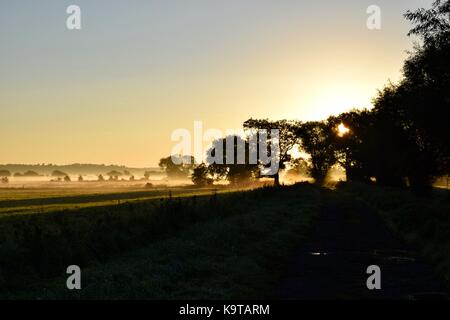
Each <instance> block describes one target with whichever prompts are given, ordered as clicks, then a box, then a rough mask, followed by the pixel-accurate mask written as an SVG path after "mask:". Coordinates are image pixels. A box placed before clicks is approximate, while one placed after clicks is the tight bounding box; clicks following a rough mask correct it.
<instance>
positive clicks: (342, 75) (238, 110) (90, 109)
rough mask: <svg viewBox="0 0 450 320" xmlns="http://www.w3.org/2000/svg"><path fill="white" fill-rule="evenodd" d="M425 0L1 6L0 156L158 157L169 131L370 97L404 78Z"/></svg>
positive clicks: (133, 162)
mask: <svg viewBox="0 0 450 320" xmlns="http://www.w3.org/2000/svg"><path fill="white" fill-rule="evenodd" d="M430 3H431V1H411V0H408V1H406V0H401V1H395V3H393V1H379V3H378V5H379V6H380V8H381V10H382V11H381V13H382V29H381V30H376V31H374V30H368V29H367V27H366V19H367V17H368V15H367V13H366V9H367V7H368V6H369V5H370V4H371V3H370V2H367V1H356V0H352V1H350V0H347V1H339V2H338V1H319V2H318V3H311V1H293V0H284V1H283V0H282V1H275V0H273V1H269V0H243V1H205V0H193V1H181V0H178V1H176V0H174V1H138V0H135V1H127V2H124V1H95V2H92V1H87V0H83V1H78V3H77V4H78V5H79V6H80V7H81V10H82V11H81V12H82V29H81V30H77V31H69V30H67V29H66V26H65V19H66V17H67V14H66V13H65V8H66V7H67V6H68V5H69V4H70V3H69V2H68V1H51V0H47V1H40V2H39V4H38V3H37V2H35V1H33V2H31V1H23V2H22V1H21V2H19V3H14V4H8V5H6V4H4V3H2V4H0V39H1V55H2V58H1V59H0V70H1V72H0V103H1V104H0V119H2V125H1V126H0V136H1V138H2V151H1V152H0V163H58V164H67V163H76V162H78V163H105V164H112V163H114V164H124V165H129V166H155V165H157V162H158V160H159V158H161V157H163V156H167V155H169V153H170V150H171V149H172V147H173V146H174V144H175V143H174V142H171V140H170V136H171V133H172V132H173V131H174V130H175V129H178V128H187V129H189V130H193V122H194V121H195V120H200V121H203V125H204V127H205V129H207V128H218V129H221V130H225V129H227V128H240V127H241V126H242V122H243V121H245V120H246V119H248V118H250V117H253V118H272V119H281V118H290V119H298V120H317V119H323V118H326V117H327V116H328V115H330V114H337V113H340V112H342V111H346V110H348V109H350V108H353V107H359V108H364V107H371V103H370V101H371V98H372V97H373V96H374V95H375V93H376V90H377V89H379V88H382V86H383V85H384V84H385V83H386V82H387V81H388V79H392V80H393V81H396V80H398V79H399V77H400V71H401V67H402V61H403V60H404V58H405V57H406V56H407V55H406V52H405V50H407V49H410V48H411V47H412V41H411V39H409V38H408V37H407V36H406V33H407V32H408V30H409V28H410V26H409V24H408V23H407V22H406V21H405V20H404V19H403V17H402V14H403V13H404V12H405V11H406V10H407V9H414V8H417V7H421V6H429V4H430Z"/></svg>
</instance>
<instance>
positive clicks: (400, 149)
mask: <svg viewBox="0 0 450 320" xmlns="http://www.w3.org/2000/svg"><path fill="white" fill-rule="evenodd" d="M405 17H406V18H407V19H408V20H409V21H411V22H412V23H413V24H414V28H413V29H412V30H411V31H410V33H409V35H415V36H418V37H419V38H420V39H421V42H420V44H416V46H415V48H414V50H413V51H412V52H410V54H409V57H408V58H407V59H406V61H405V62H404V66H403V77H402V79H401V81H399V82H398V83H395V84H394V83H388V84H387V85H386V86H385V88H384V89H382V90H380V91H379V92H378V94H377V96H376V97H375V98H374V99H373V105H374V108H373V109H372V110H353V111H350V112H346V113H343V114H340V115H338V116H332V117H330V118H328V119H327V120H324V121H315V122H306V123H304V122H301V121H289V120H281V121H270V120H267V119H265V120H258V119H250V120H248V121H246V122H245V123H244V129H266V130H270V129H278V130H279V141H277V142H278V143H279V147H280V148H279V149H280V150H279V151H280V152H279V159H278V160H279V165H280V169H281V170H283V169H285V168H286V166H287V165H288V164H292V161H297V163H298V161H299V160H298V159H292V156H291V152H292V150H293V149H294V148H300V150H302V151H303V152H304V153H307V154H309V157H308V159H304V160H302V163H306V165H307V168H308V170H309V173H310V174H311V176H312V177H313V178H314V179H315V180H316V181H317V182H322V181H323V180H324V179H325V177H326V175H327V173H328V171H329V170H330V168H331V167H332V166H334V165H336V164H339V165H340V166H341V167H342V168H344V169H345V172H346V176H347V180H349V181H370V180H372V181H374V180H375V181H376V182H377V183H378V184H382V185H389V186H405V185H409V186H410V187H411V188H413V189H414V190H415V191H417V192H421V193H425V192H427V191H429V190H430V189H431V186H432V183H433V180H434V179H436V178H437V177H439V176H442V175H445V174H448V173H449V168H448V162H449V161H448V160H449V141H448V139H449V136H450V132H449V130H450V129H449V128H450V126H449V124H448V117H447V110H449V107H450V58H449V57H450V41H449V40H450V37H449V36H450V1H435V2H434V4H433V5H432V8H431V9H428V10H425V9H420V10H417V11H408V12H407V13H406V14H405ZM268 138H269V140H270V136H269V137H268ZM232 139H234V141H235V145H234V152H233V154H234V155H236V154H237V150H238V148H239V146H240V147H241V148H242V146H243V147H244V148H245V149H246V150H245V151H246V154H249V153H250V151H251V150H250V149H249V148H250V145H249V141H248V140H247V139H245V138H242V137H237V136H236V137H232ZM239 139H241V140H242V139H245V141H244V143H243V144H242V141H239ZM226 140H227V139H225V138H224V139H220V140H217V141H214V142H213V145H212V147H211V149H210V150H209V151H208V154H209V155H214V149H215V148H217V147H218V146H220V145H221V144H224V145H223V150H224V153H223V157H224V161H221V162H223V163H226V162H227V161H225V160H226V159H227V155H226V151H225V150H226V148H225V147H224V146H225V143H226ZM228 140H229V139H228ZM258 147H259V146H258ZM231 162H233V161H231ZM189 163H191V164H190V165H176V164H174V163H173V162H172V161H170V157H169V158H165V159H162V160H161V163H160V166H161V167H162V168H163V169H164V170H166V172H172V173H174V172H177V173H178V174H180V175H186V173H187V172H189V170H193V173H192V180H193V182H194V183H195V184H198V185H208V184H212V183H213V182H214V181H215V180H218V179H227V180H229V181H230V182H231V183H238V182H242V181H247V180H250V179H254V178H258V177H259V174H258V173H259V168H260V165H254V164H250V162H249V159H248V157H247V158H246V159H245V161H244V163H243V164H242V163H241V164H236V162H234V163H235V164H217V163H210V162H208V163H209V164H200V165H194V162H189ZM274 180H275V184H276V185H278V184H279V172H278V173H277V174H275V175H274Z"/></svg>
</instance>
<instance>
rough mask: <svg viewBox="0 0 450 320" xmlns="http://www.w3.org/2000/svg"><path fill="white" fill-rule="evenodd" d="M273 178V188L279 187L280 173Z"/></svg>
mask: <svg viewBox="0 0 450 320" xmlns="http://www.w3.org/2000/svg"><path fill="white" fill-rule="evenodd" d="M273 178H274V180H275V181H274V186H275V187H279V186H280V172H277V173H276V174H275V176H274V177H273Z"/></svg>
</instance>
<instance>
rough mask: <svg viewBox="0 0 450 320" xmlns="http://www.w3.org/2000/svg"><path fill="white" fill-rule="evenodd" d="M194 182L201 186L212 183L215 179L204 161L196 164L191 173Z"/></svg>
mask: <svg viewBox="0 0 450 320" xmlns="http://www.w3.org/2000/svg"><path fill="white" fill-rule="evenodd" d="M191 179H192V182H193V183H194V184H195V185H196V186H199V187H204V186H208V185H212V184H213V182H214V180H213V179H212V178H211V175H210V172H209V169H208V166H207V165H206V164H204V163H201V164H200V165H198V166H196V167H195V168H194V170H193V172H192V175H191Z"/></svg>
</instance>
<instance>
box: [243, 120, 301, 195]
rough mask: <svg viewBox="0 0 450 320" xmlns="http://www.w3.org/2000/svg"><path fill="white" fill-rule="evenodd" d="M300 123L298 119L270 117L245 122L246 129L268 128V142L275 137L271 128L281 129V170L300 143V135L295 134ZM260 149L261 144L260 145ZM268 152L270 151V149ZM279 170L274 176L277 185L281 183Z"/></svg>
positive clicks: (279, 160)
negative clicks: (273, 119)
mask: <svg viewBox="0 0 450 320" xmlns="http://www.w3.org/2000/svg"><path fill="white" fill-rule="evenodd" d="M299 125H300V122H298V121H290V120H279V121H270V120H268V119H263V120H257V119H249V120H247V121H245V122H244V128H245V129H262V130H267V132H268V135H267V140H268V142H273V139H274V137H271V136H270V130H272V129H277V130H279V140H278V143H279V147H280V154H279V159H278V162H279V170H283V169H285V168H286V164H287V163H288V162H289V161H291V159H292V158H291V155H290V154H289V152H290V151H292V150H293V149H294V147H295V146H296V145H298V144H299V139H298V136H297V135H296V134H295V130H296V129H295V128H297V127H298V126H299ZM258 151H259V146H258ZM268 153H270V152H269V151H268ZM279 170H278V171H277V173H276V174H275V175H274V176H273V177H274V183H275V186H279V185H280V172H279Z"/></svg>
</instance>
